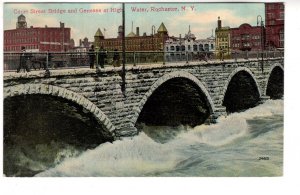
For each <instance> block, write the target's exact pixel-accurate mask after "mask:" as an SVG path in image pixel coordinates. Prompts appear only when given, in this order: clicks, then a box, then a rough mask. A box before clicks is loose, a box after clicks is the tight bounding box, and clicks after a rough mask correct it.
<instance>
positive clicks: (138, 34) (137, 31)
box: [135, 27, 140, 37]
mask: <svg viewBox="0 0 300 195" xmlns="http://www.w3.org/2000/svg"><path fill="white" fill-rule="evenodd" d="M135 34H136V36H138V37H139V36H140V28H139V27H136V33H135Z"/></svg>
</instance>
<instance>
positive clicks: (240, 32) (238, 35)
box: [230, 23, 266, 51]
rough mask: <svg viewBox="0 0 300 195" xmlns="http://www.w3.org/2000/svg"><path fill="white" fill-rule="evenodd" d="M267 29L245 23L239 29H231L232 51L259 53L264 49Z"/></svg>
mask: <svg viewBox="0 0 300 195" xmlns="http://www.w3.org/2000/svg"><path fill="white" fill-rule="evenodd" d="M265 37H266V36H265V28H264V27H263V26H251V25H250V24H247V23H244V24H242V25H240V26H239V27H238V28H230V38H231V39H230V40H231V43H230V45H231V50H232V51H239V50H241V51H259V50H263V49H264V42H265Z"/></svg>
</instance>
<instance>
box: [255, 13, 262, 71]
mask: <svg viewBox="0 0 300 195" xmlns="http://www.w3.org/2000/svg"><path fill="white" fill-rule="evenodd" d="M258 19H260V21H259V20H258ZM256 22H257V23H256V24H257V26H258V24H259V23H260V47H261V71H262V72H264V53H263V50H264V37H263V36H264V32H263V30H264V21H263V20H262V17H261V15H258V16H257V17H256Z"/></svg>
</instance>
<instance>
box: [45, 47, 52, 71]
mask: <svg viewBox="0 0 300 195" xmlns="http://www.w3.org/2000/svg"><path fill="white" fill-rule="evenodd" d="M47 54H48V65H47V66H44V69H47V67H53V66H52V65H53V64H52V58H53V55H52V53H51V52H50V51H49V50H48V53H47Z"/></svg>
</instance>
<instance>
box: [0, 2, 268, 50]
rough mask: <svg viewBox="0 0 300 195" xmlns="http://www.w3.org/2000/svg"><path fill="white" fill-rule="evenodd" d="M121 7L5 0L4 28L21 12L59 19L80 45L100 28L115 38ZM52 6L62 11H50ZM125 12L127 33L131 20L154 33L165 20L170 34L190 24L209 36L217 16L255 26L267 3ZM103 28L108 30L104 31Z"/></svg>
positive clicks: (54, 23) (37, 21) (31, 18)
mask: <svg viewBox="0 0 300 195" xmlns="http://www.w3.org/2000/svg"><path fill="white" fill-rule="evenodd" d="M121 7H122V5H121V4H119V3H113V4H104V3H102V4H101V3H45V2H44V3H27V4H21V3H6V4H4V20H3V21H4V26H3V27H4V30H8V29H14V28H15V27H16V22H17V17H18V16H19V15H20V14H21V13H23V14H24V15H25V16H26V20H27V26H34V27H44V26H45V25H47V26H49V27H58V26H59V22H64V23H65V26H66V27H70V28H71V37H72V38H73V39H74V40H75V43H76V45H77V44H78V42H79V41H78V40H79V39H80V38H81V39H83V38H84V37H87V38H88V39H89V40H94V34H95V32H96V31H97V29H98V28H100V29H101V30H102V32H103V33H105V36H106V37H116V36H117V31H118V26H119V25H121V23H122V13H121V12H120V10H119V8H121ZM183 7H185V9H183ZM111 8H114V9H111ZM138 8H143V12H134V11H133V10H134V9H135V10H137V9H138ZM161 8H172V10H173V11H164V12H161V11H160V12H159V11H158V10H160V9H161ZM49 9H51V10H56V11H62V12H61V13H59V12H56V13H53V12H52V13H50V12H49ZM58 9H59V10H58ZM90 9H97V10H98V11H99V10H101V12H100V13H99V12H97V13H82V11H83V10H90ZM174 10H175V11H174ZM63 11H65V12H63ZM68 11H73V12H72V13H69V12H68ZM76 11H77V12H76ZM104 11H108V12H104ZM111 11H115V12H111ZM118 11H119V13H118ZM125 13H126V34H128V33H129V32H130V31H131V29H132V22H133V30H134V32H135V28H136V27H137V26H139V27H140V34H143V32H146V33H147V34H151V29H152V26H153V25H154V26H155V28H156V30H157V29H158V27H159V25H160V24H161V22H164V24H165V26H166V28H167V29H168V31H169V35H171V36H173V35H174V36H179V34H182V36H184V34H186V33H187V32H188V27H189V25H190V26H191V31H192V33H194V34H195V35H196V37H197V38H207V37H209V36H211V34H212V29H215V28H216V26H217V18H218V16H220V17H221V19H222V25H223V26H230V27H238V26H239V25H241V24H242V23H249V24H251V25H256V21H257V15H261V16H262V17H263V20H264V4H263V3H152V4H150V3H134V4H130V3H127V4H126V8H125ZM104 29H106V31H105V32H104Z"/></svg>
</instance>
